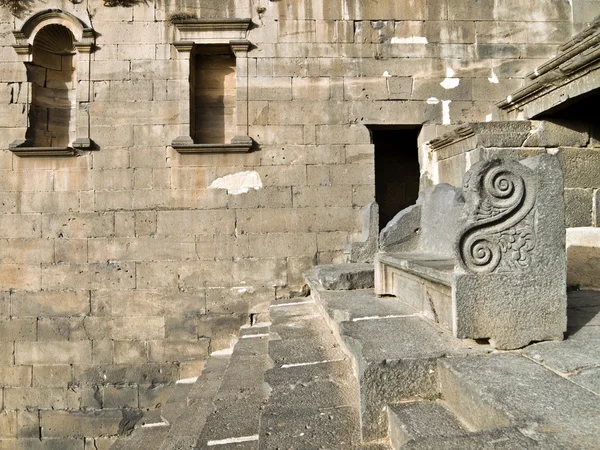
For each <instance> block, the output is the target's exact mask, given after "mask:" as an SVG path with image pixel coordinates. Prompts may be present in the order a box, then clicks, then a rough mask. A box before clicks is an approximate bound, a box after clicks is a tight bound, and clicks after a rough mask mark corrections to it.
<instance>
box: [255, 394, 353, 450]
mask: <svg viewBox="0 0 600 450" xmlns="http://www.w3.org/2000/svg"><path fill="white" fill-rule="evenodd" d="M260 444H261V448H265V449H271V448H272V449H275V448H281V449H284V448H285V449H288V448H295V449H309V448H314V449H316V448H339V449H342V448H344V449H356V448H358V445H359V444H360V427H359V414H358V409H357V408H356V407H355V406H354V407H353V406H344V407H335V408H282V407H280V406H278V405H273V406H268V407H267V408H266V409H265V411H264V412H263V415H262V420H261V430H260Z"/></svg>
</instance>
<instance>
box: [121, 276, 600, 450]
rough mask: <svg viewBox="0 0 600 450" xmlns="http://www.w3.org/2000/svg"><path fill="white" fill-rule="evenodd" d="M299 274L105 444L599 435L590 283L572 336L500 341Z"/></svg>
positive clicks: (337, 444)
mask: <svg viewBox="0 0 600 450" xmlns="http://www.w3.org/2000/svg"><path fill="white" fill-rule="evenodd" d="M330 275H331V274H329V275H328V276H330ZM361 276H362V275H361ZM349 279H352V276H349V275H348V274H346V275H345V276H344V280H345V281H344V283H345V284H347V281H348V280H349ZM329 281H331V277H330V278H329ZM307 282H308V285H309V286H310V288H311V294H310V297H300V298H293V299H290V298H284V299H280V300H277V301H275V302H273V304H272V305H271V308H270V318H269V319H268V320H269V321H268V322H264V323H259V324H257V325H256V326H253V327H248V326H246V327H243V328H242V329H241V330H240V334H239V337H238V340H237V343H236V344H235V346H234V347H233V349H232V351H231V352H229V354H213V355H211V357H210V358H209V359H208V361H207V363H206V366H205V369H204V371H203V373H202V374H201V376H200V377H199V378H198V379H197V380H196V381H195V382H194V383H189V384H178V385H177V387H176V389H175V390H174V391H173V394H172V395H171V397H170V399H169V400H168V401H167V402H166V403H165V405H164V406H163V408H162V410H161V412H160V414H157V415H156V416H155V417H153V416H149V417H145V418H144V419H143V420H142V421H141V422H140V423H139V424H138V427H137V428H136V430H135V431H134V433H133V434H132V435H131V436H128V437H124V438H120V439H119V440H118V441H117V442H116V443H115V444H114V445H113V447H111V448H112V450H138V449H139V450H141V449H144V450H192V449H193V450H199V449H202V450H208V449H211V450H230V449H242V450H250V449H252V450H257V449H298V450H305V449H320V448H327V449H357V450H358V449H361V450H384V449H404V450H406V449H420V450H423V449H432V450H434V449H435V450H439V449H456V450H469V449H473V450H475V449H476V450H481V449H510V450H512V449H591V448H600V351H599V350H598V349H599V348H600V345H599V344H600V321H598V320H597V319H596V318H595V317H596V314H597V313H599V312H600V294H598V293H595V292H589V293H574V294H573V295H572V296H571V308H570V309H569V320H570V322H569V323H570V324H573V325H574V328H572V329H570V336H569V339H568V340H566V341H564V342H545V343H538V344H534V345H532V346H529V347H527V348H525V349H521V350H514V351H498V350H494V349H492V348H491V347H490V346H489V345H487V344H481V343H478V342H475V341H469V340H460V339H456V338H454V337H453V336H452V335H451V334H450V333H449V332H448V331H447V330H444V329H441V328H438V327H436V326H435V325H434V324H432V323H431V321H428V320H425V319H423V318H422V317H421V316H420V315H419V314H418V313H417V312H416V311H415V310H414V309H413V308H412V307H410V306H409V305H407V304H404V303H402V302H401V301H399V300H398V299H395V298H389V297H382V298H379V297H376V296H375V295H374V293H373V290H372V289H354V290H346V289H337V290H336V289H325V288H323V286H322V285H321V283H320V282H319V280H318V279H317V278H316V277H315V275H314V273H313V274H308V275H307ZM332 283H333V284H330V285H329V286H330V287H336V286H337V287H342V286H340V285H336V284H335V282H332ZM360 283H361V284H364V279H363V280H362V281H361V282H360ZM352 284H353V283H350V287H352ZM343 287H348V285H345V286H343ZM263 320H267V319H264V318H263Z"/></svg>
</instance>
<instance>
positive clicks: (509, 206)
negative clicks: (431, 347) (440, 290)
mask: <svg viewBox="0 0 600 450" xmlns="http://www.w3.org/2000/svg"><path fill="white" fill-rule="evenodd" d="M464 196H465V198H466V204H465V225H464V227H463V229H462V230H461V232H460V233H459V235H458V237H457V240H456V244H455V245H456V246H455V252H456V257H457V263H458V264H457V267H456V269H455V273H454V279H453V282H452V284H453V303H454V307H455V318H454V319H455V323H454V333H455V335H456V336H457V337H463V338H466V337H469V338H473V339H477V338H490V340H491V342H492V345H493V346H494V347H497V348H517V347H522V346H524V345H527V344H528V343H530V342H532V341H538V340H548V339H562V337H563V333H564V331H566V325H567V317H566V256H565V225H564V223H565V221H564V201H563V181H562V172H561V170H560V165H559V162H558V160H557V159H556V158H555V157H553V156H550V155H540V156H536V157H533V158H528V159H526V160H523V161H521V162H520V163H519V162H515V161H501V160H491V161H485V162H481V163H478V164H476V165H474V166H473V167H472V168H471V170H469V172H467V176H466V178H465V186H464Z"/></svg>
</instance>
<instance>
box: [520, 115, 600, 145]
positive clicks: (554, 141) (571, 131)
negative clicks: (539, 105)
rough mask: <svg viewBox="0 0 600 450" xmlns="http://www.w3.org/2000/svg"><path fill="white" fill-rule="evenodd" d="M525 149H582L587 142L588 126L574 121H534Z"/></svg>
mask: <svg viewBox="0 0 600 450" xmlns="http://www.w3.org/2000/svg"><path fill="white" fill-rule="evenodd" d="M532 124H533V129H532V132H531V134H530V136H529V137H528V138H527V139H526V140H525V143H524V144H523V145H524V146H525V147H560V146H564V147H584V146H585V145H586V144H587V143H588V140H589V126H588V125H587V124H585V123H580V122H575V121H564V120H563V121H548V120H543V121H534V122H532Z"/></svg>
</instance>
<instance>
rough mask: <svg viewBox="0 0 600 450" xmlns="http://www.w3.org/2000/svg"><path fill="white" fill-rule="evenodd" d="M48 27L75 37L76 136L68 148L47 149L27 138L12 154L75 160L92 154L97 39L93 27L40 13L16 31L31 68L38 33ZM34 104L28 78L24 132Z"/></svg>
mask: <svg viewBox="0 0 600 450" xmlns="http://www.w3.org/2000/svg"><path fill="white" fill-rule="evenodd" d="M48 25H60V26H63V27H65V28H66V29H68V30H69V31H70V32H71V34H72V35H73V38H74V40H73V46H74V55H73V59H74V66H75V71H74V79H73V85H74V86H75V105H74V115H73V119H72V120H73V121H74V127H73V128H74V130H75V131H74V136H73V139H72V140H71V141H70V142H69V144H68V145H67V146H60V147H54V146H52V147H44V146H36V145H35V143H34V142H33V141H32V140H31V139H28V138H27V135H24V136H23V137H22V138H21V139H17V140H15V141H13V142H12V143H10V144H9V150H11V151H12V152H13V153H15V154H16V155H18V156H71V155H76V154H77V150H90V149H92V148H93V141H92V139H91V137H90V117H89V103H90V98H91V97H90V91H91V82H90V61H91V58H90V54H91V52H92V51H93V49H94V44H95V35H94V30H93V29H92V28H91V26H90V25H88V24H86V23H85V22H84V21H82V20H81V19H79V18H78V17H76V16H74V15H73V14H71V13H69V12H66V11H62V10H60V9H47V10H44V11H39V12H37V13H35V14H33V15H32V16H31V17H29V18H28V19H27V20H26V21H25V22H24V23H23V24H22V25H21V27H20V28H19V29H17V30H14V31H13V35H14V37H15V41H16V43H15V44H13V48H14V50H15V52H16V53H17V55H18V56H19V58H20V60H21V62H23V64H24V65H25V67H27V64H31V63H32V62H33V50H34V42H35V39H36V36H37V35H38V33H39V32H40V31H41V30H42V29H44V28H45V27H46V26H48ZM32 100H33V85H32V81H31V80H30V79H29V77H28V78H27V82H26V95H25V99H24V100H23V102H24V103H25V105H24V106H25V109H26V111H27V114H26V118H27V123H26V124H23V126H24V128H27V129H29V127H30V125H31V124H30V123H29V122H30V120H29V113H30V108H31V104H32Z"/></svg>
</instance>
